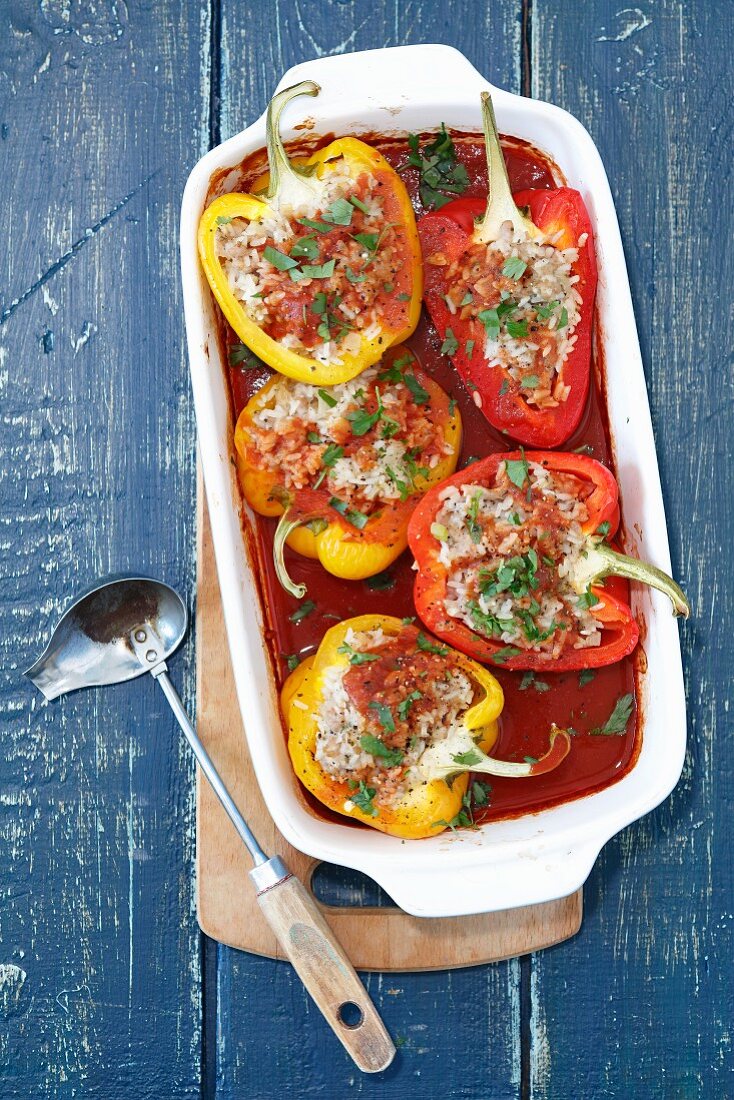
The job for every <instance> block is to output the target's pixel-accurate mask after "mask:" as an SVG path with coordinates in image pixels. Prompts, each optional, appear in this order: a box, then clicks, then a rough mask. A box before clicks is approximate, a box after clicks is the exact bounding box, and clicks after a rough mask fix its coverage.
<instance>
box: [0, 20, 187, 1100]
mask: <svg viewBox="0 0 734 1100" xmlns="http://www.w3.org/2000/svg"><path fill="white" fill-rule="evenodd" d="M161 23H163V24H164V25H165V26H166V27H167V28H168V30H167V31H166V32H165V33H161V29H160V28H161ZM207 25H208V19H207V16H206V13H202V14H201V15H200V13H199V12H198V11H197V10H195V9H194V7H193V6H191V7H187V6H186V5H184V6H183V7H182V6H181V5H179V4H176V3H173V2H169V0H160V2H159V3H157V4H156V5H155V6H154V7H153V6H151V5H148V4H144V3H139V2H137V0H131V2H128V3H127V4H126V3H124V2H123V0H100V2H98V3H85V2H74V3H62V2H60V0H59V2H56V0H46V2H44V3H38V2H35V3H31V2H30V0H15V2H14V3H12V4H10V5H8V4H4V5H1V6H0V148H1V149H2V162H1V165H2V176H3V203H2V206H1V207H0V223H1V224H2V235H3V240H4V242H5V246H4V248H3V250H2V256H1V257H0V271H1V276H0V286H1V287H2V290H1V291H0V322H1V323H0V403H1V416H2V420H1V421H0V432H1V438H2V447H3V462H2V465H1V466H0V500H1V501H2V518H1V525H2V526H1V529H2V534H1V536H0V537H1V539H2V553H1V555H0V646H1V647H2V672H0V713H1V714H2V726H3V763H2V767H1V780H0V835H1V836H2V842H1V843H0V851H2V856H1V869H0V890H1V891H2V918H1V921H0V923H1V927H2V953H1V954H0V1005H1V1006H2V1010H3V1022H2V1025H0V1094H1V1095H2V1096H3V1098H7V1100H10V1098H11V1097H18V1098H22V1100H28V1098H29V1097H34V1098H35V1097H73V1096H84V1097H100V1098H104V1100H116V1098H118V1097H129V1096H131V1095H135V1096H137V1097H148V1098H156V1100H160V1098H163V1097H165V1098H175V1100H179V1098H183V1097H198V1096H199V1092H200V1041H201V1019H200V963H199V958H200V941H199V934H198V929H197V927H196V920H195V913H194V906H193V900H194V899H193V883H192V876H191V866H192V861H193V844H194V820H193V818H194V797H193V775H194V770H193V765H192V761H191V759H190V757H189V755H188V750H187V749H186V748H185V747H183V744H182V742H181V739H180V736H179V735H178V733H177V731H176V729H175V722H174V720H173V718H172V717H171V715H170V714H169V713H168V711H167V708H166V706H165V703H164V701H163V699H162V697H161V698H158V697H157V696H158V695H159V693H158V692H157V691H156V689H155V686H154V685H153V684H152V682H150V683H149V682H147V681H139V682H137V683H136V684H131V685H128V686H124V687H120V688H112V689H108V690H106V691H104V692H85V693H79V694H77V695H72V696H70V697H67V698H65V699H63V700H61V701H59V702H56V703H51V704H46V703H45V702H44V701H43V700H42V699H41V697H40V695H39V694H38V693H37V692H36V691H35V689H34V688H33V687H32V685H31V684H30V683H29V682H27V681H25V680H24V679H23V678H22V676H21V670H22V669H23V668H25V667H27V666H28V665H29V664H30V663H31V661H32V660H33V658H34V657H35V656H36V655H37V654H38V652H39V650H40V649H41V648H42V646H43V645H44V644H45V641H46V639H47V636H48V633H49V631H50V628H51V626H52V624H53V623H54V621H55V619H56V618H57V616H58V614H59V612H60V611H61V609H62V608H63V606H64V605H65V603H66V601H67V600H68V598H69V597H70V596H71V594H72V593H74V592H75V591H76V590H78V589H79V588H80V587H81V586H83V585H85V584H86V583H88V582H89V581H91V580H92V579H94V578H96V577H97V576H99V575H100V574H105V573H108V572H110V571H116V570H128V569H135V570H143V571H144V572H149V573H152V574H156V575H158V576H161V577H163V578H165V579H166V580H167V581H169V582H171V583H172V584H174V585H176V586H177V587H178V588H179V589H180V590H181V591H182V592H183V593H185V594H186V595H188V596H189V598H190V597H191V594H192V588H193V586H192V581H193V563H194V516H193V511H194V509H193V505H194V484H195V477H194V474H195V470H194V422H193V410H192V407H191V401H190V397H189V391H188V379H187V366H186V362H185V358H184V351H183V326H182V322H181V298H180V293H179V286H178V274H177V267H178V263H177V254H176V225H177V219H178V204H179V195H180V191H181V187H182V183H183V180H184V178H185V174H186V172H187V170H188V167H189V165H190V164H191V163H192V162H193V160H194V159H195V158H196V157H197V156H198V155H199V154H200V153H201V151H202V150H203V148H205V146H206V141H207V134H208V130H207V109H208V102H207V98H206V95H202V92H201V82H202V80H204V79H205V78H206V76H207V73H206V61H207V58H208V41H207V35H208V31H207ZM174 28H175V31H174ZM174 676H175V678H176V680H177V682H178V683H179V684H181V683H183V687H184V694H185V695H187V696H189V698H190V695H191V689H192V686H193V669H192V649H191V645H190V643H189V645H187V647H186V649H185V652H184V653H183V654H182V656H181V657H180V658H177V659H176V661H175V662H174Z"/></svg>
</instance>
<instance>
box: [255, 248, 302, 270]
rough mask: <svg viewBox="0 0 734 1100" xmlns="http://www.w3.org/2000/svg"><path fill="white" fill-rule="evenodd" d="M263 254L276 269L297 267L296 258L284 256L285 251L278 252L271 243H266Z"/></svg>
mask: <svg viewBox="0 0 734 1100" xmlns="http://www.w3.org/2000/svg"><path fill="white" fill-rule="evenodd" d="M263 256H264V257H265V259H266V260H267V261H268V263H271V264H272V265H273V267H276V268H277V269H278V271H290V269H291V268H292V267H298V260H292V259H291V258H290V256H286V254H285V252H279V251H278V249H277V248H273V247H272V245H266V247H265V250H264V252H263Z"/></svg>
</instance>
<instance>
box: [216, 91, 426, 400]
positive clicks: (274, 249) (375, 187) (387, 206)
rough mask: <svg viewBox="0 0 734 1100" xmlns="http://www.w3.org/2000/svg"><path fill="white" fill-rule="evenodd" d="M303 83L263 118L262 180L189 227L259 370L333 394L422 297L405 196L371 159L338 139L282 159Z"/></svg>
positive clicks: (380, 160)
mask: <svg viewBox="0 0 734 1100" xmlns="http://www.w3.org/2000/svg"><path fill="white" fill-rule="evenodd" d="M319 91H320V89H319V87H318V85H317V84H314V83H313V82H312V81H304V82H303V83H302V84H297V85H295V86H294V87H292V88H287V89H285V90H284V91H282V92H280V93H278V95H276V96H275V97H274V98H273V100H272V101H271V103H270V105H269V107H268V112H267V152H268V166H269V172H268V173H267V174H266V175H264V176H262V177H261V178H260V179H258V180H256V181H255V184H254V185H253V191H254V192H256V193H255V194H243V193H235V194H229V195H222V196H220V197H219V198H217V199H215V200H214V202H212V203H211V205H210V206H209V207H208V208H207V209H206V210H205V211H204V214H203V215H202V218H201V221H200V224H199V256H200V259H201V264H202V267H203V269H204V272H205V274H206V277H207V280H208V281H209V285H210V286H211V289H212V291H213V293H214V296H215V298H216V299H217V301H218V303H219V305H220V307H221V309H222V312H223V313H224V315H225V317H226V318H227V320H228V321H229V323H230V325H231V326H232V328H233V329H234V330H235V332H236V333H237V334H238V336H239V337H240V339H241V340H242V341H243V342H244V343H245V344H246V345H247V346H248V347H249V348H250V349H251V350H252V351H253V352H255V354H256V355H258V356H259V357H260V359H262V360H263V361H264V362H265V363H267V364H268V366H270V367H272V368H273V369H274V370H277V371H279V372H280V373H281V374H285V375H288V377H290V378H295V379H297V380H298V381H301V382H311V383H312V384H314V385H319V386H323V385H336V384H337V383H339V382H345V381H347V380H348V379H350V378H354V377H355V376H356V375H358V374H360V373H361V372H362V371H363V370H365V368H366V367H369V366H371V364H373V363H376V362H377V361H378V359H380V358H381V356H382V354H383V352H384V351H385V350H386V348H388V347H391V346H392V345H394V344H398V343H400V342H401V341H403V340H405V339H406V338H407V337H408V336H409V335H410V334H411V333H412V332H413V330H414V329H415V327H416V325H417V323H418V318H419V316H420V308H421V294H422V291H423V278H422V270H423V269H422V265H421V251H420V243H419V241H418V232H417V229H416V224H415V216H414V213H413V208H412V206H411V203H410V198H409V196H408V193H407V191H406V189H405V186H404V185H403V183H402V181H401V179H400V177H399V176H398V174H397V172H395V171H394V169H393V168H391V167H390V165H389V163H388V162H387V161H386V160H385V158H384V157H383V156H382V155H381V154H380V153H378V151H377V150H376V149H373V148H372V147H371V146H369V145H367V144H366V143H365V142H363V141H359V140H358V139H357V138H353V137H346V138H339V139H338V140H337V141H333V142H331V144H330V145H327V146H326V148H324V149H320V150H319V151H318V152H316V153H314V154H313V155H312V156H310V157H308V158H307V159H294V160H289V159H288V157H287V156H286V153H285V150H284V148H283V143H282V141H281V138H280V133H279V120H280V114H281V112H282V110H283V108H284V107H285V106H286V104H287V103H289V102H290V101H291V100H292V99H294V98H296V97H297V96H301V95H317V94H318V92H319Z"/></svg>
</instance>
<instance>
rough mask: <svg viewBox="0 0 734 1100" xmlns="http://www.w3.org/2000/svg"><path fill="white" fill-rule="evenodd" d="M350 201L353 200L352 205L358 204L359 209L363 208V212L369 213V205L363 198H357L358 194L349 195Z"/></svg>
mask: <svg viewBox="0 0 734 1100" xmlns="http://www.w3.org/2000/svg"><path fill="white" fill-rule="evenodd" d="M349 202H351V204H352V206H356V207H357V210H361V211H362V213H363V214H366V213H367V207H366V206H365V204H364V203H363V202H362V200H361V199H358V198H357V196H356V195H350V196H349Z"/></svg>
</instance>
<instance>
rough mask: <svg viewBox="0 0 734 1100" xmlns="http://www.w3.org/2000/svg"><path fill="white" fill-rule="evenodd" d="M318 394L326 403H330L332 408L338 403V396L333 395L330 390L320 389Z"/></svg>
mask: <svg viewBox="0 0 734 1100" xmlns="http://www.w3.org/2000/svg"><path fill="white" fill-rule="evenodd" d="M318 394H319V397H320V398H321V400H322V401H323V402H324V404H325V405H328V406H329V408H330V409H333V408H334V406H335V405H336V398H335V397H332V396H331V394H330V393H329V391H328V390H319V391H318Z"/></svg>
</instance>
